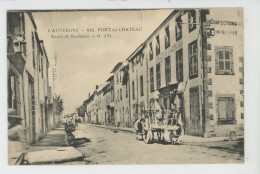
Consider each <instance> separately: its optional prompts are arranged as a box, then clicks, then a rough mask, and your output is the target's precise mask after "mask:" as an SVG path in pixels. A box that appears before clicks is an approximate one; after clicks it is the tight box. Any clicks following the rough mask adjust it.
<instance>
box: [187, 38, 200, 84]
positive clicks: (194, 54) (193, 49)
mask: <svg viewBox="0 0 260 174" xmlns="http://www.w3.org/2000/svg"><path fill="white" fill-rule="evenodd" d="M189 74H190V79H193V78H196V77H198V47H197V41H194V42H192V43H190V44H189Z"/></svg>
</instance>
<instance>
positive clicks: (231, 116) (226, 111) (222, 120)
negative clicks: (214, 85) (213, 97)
mask: <svg viewBox="0 0 260 174" xmlns="http://www.w3.org/2000/svg"><path fill="white" fill-rule="evenodd" d="M217 102H218V122H219V124H233V123H235V122H234V121H235V103H234V98H233V97H218V98H217Z"/></svg>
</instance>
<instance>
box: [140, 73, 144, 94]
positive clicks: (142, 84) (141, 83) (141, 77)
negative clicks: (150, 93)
mask: <svg viewBox="0 0 260 174" xmlns="http://www.w3.org/2000/svg"><path fill="white" fill-rule="evenodd" d="M143 81H144V80H143V76H140V92H141V96H144V82H143Z"/></svg>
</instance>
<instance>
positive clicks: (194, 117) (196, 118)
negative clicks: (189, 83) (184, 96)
mask: <svg viewBox="0 0 260 174" xmlns="http://www.w3.org/2000/svg"><path fill="white" fill-rule="evenodd" d="M190 120H191V124H192V126H194V127H196V125H199V124H200V102H199V88H198V87H193V88H190Z"/></svg>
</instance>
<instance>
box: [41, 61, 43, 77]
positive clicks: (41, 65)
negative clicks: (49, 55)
mask: <svg viewBox="0 0 260 174" xmlns="http://www.w3.org/2000/svg"><path fill="white" fill-rule="evenodd" d="M41 69H42V78H43V60H42V57H41Z"/></svg>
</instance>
